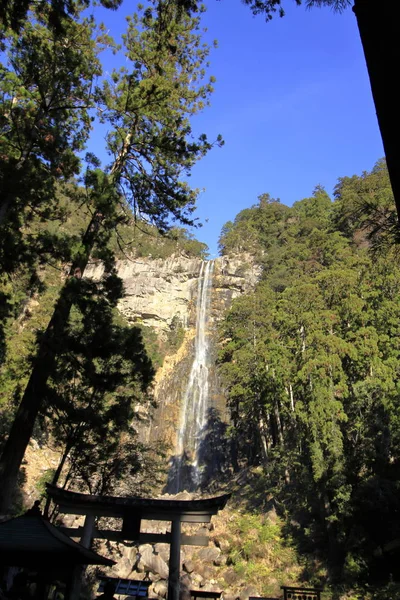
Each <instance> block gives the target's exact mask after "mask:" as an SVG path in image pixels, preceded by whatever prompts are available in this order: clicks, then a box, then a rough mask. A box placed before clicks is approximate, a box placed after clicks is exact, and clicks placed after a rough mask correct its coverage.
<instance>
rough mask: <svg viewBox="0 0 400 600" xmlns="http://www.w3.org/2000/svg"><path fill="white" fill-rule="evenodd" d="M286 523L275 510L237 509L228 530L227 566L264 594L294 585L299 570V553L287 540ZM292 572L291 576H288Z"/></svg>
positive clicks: (277, 591)
mask: <svg viewBox="0 0 400 600" xmlns="http://www.w3.org/2000/svg"><path fill="white" fill-rule="evenodd" d="M283 530H284V524H283V521H282V520H281V519H279V517H277V515H276V514H275V512H271V513H270V514H265V513H258V512H252V513H250V512H242V513H239V512H234V513H233V515H232V517H231V519H230V521H229V527H228V531H227V536H226V539H227V541H228V543H229V551H228V552H229V553H228V563H227V564H228V565H232V567H233V569H234V571H235V572H236V574H237V575H238V577H240V578H243V579H244V580H245V581H246V584H247V585H254V586H255V587H257V589H259V590H260V591H261V593H262V594H263V595H271V594H274V595H276V594H277V593H279V592H280V586H281V585H288V579H289V583H293V584H295V583H296V582H297V577H298V576H299V573H300V567H299V565H298V563H297V560H296V554H295V551H294V550H293V548H291V547H290V546H289V545H288V544H287V542H286V541H285V539H284V536H283ZM289 573H290V575H289Z"/></svg>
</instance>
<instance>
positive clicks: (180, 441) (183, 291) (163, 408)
mask: <svg viewBox="0 0 400 600" xmlns="http://www.w3.org/2000/svg"><path fill="white" fill-rule="evenodd" d="M117 272H118V275H119V276H120V277H121V279H122V280H123V282H124V289H125V295H124V298H123V299H121V301H120V303H119V310H120V311H121V313H123V315H124V316H125V317H126V319H127V320H128V321H129V322H130V323H132V324H135V323H141V324H142V325H144V326H148V327H152V328H153V329H154V330H155V331H156V333H157V334H158V336H159V338H160V339H164V341H165V340H166V339H167V336H168V333H169V332H170V331H171V325H172V323H173V322H174V319H175V321H176V320H177V319H178V320H179V323H180V325H181V326H182V327H183V329H184V333H185V335H184V340H183V342H182V344H181V345H180V347H179V348H178V350H177V351H175V352H173V353H169V354H168V355H167V356H166V358H165V360H164V363H163V366H162V367H161V368H160V369H159V370H158V372H157V376H156V384H155V390H154V393H155V399H156V401H157V405H158V408H157V409H156V411H155V412H154V414H153V419H152V420H150V419H149V418H146V415H140V416H141V427H140V431H139V434H140V438H141V439H142V440H143V441H151V442H155V443H161V442H162V443H163V444H166V445H167V447H168V449H169V455H170V465H171V468H170V475H169V479H168V483H167V485H166V489H165V490H164V491H168V492H169V493H177V492H180V491H182V490H188V491H191V492H192V491H196V490H198V489H201V488H204V487H207V485H208V484H209V483H210V482H212V481H213V480H214V479H218V478H221V477H223V476H224V472H228V470H229V465H228V463H229V448H228V447H227V443H226V436H225V432H226V428H227V422H228V415H227V410H226V401H225V397H224V393H223V390H222V389H221V383H220V381H219V379H218V374H217V369H216V358H217V344H216V328H217V323H218V321H219V320H220V319H222V318H223V316H224V314H225V312H226V310H227V309H228V308H229V306H230V304H231V302H232V300H233V299H234V298H236V297H237V296H239V295H241V294H243V293H246V292H248V291H249V290H251V289H252V288H253V287H254V285H255V283H256V281H257V279H258V277H259V274H260V269H259V267H258V266H257V265H256V264H255V263H254V261H253V259H252V257H251V256H250V255H247V254H243V255H231V256H224V257H219V258H217V259H215V260H213V261H212V262H207V261H202V260H201V259H196V258H188V257H185V256H172V257H170V258H168V259H165V260H162V259H152V258H151V257H147V258H138V259H133V260H132V261H128V260H126V261H120V262H118V263H117ZM101 274H102V269H101V267H100V266H96V267H91V268H90V269H89V271H88V272H87V275H88V276H90V277H93V278H98V277H100V276H101ZM148 416H149V415H148Z"/></svg>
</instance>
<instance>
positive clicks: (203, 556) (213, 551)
mask: <svg viewBox="0 0 400 600" xmlns="http://www.w3.org/2000/svg"><path fill="white" fill-rule="evenodd" d="M220 554H221V550H220V549H219V548H217V547H216V546H214V547H211V548H202V549H201V550H200V552H198V553H197V556H198V557H199V559H200V560H202V561H204V562H210V563H212V562H213V561H214V560H215V559H216V558H218V557H219V555H220Z"/></svg>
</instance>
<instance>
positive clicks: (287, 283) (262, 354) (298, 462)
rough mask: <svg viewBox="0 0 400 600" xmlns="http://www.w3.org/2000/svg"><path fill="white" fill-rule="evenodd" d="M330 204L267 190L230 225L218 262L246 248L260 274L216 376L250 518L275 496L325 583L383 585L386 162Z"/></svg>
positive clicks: (230, 320)
mask: <svg viewBox="0 0 400 600" xmlns="http://www.w3.org/2000/svg"><path fill="white" fill-rule="evenodd" d="M334 196H335V197H334V201H331V199H330V198H329V196H328V195H327V193H326V192H325V191H324V190H323V189H321V188H320V187H317V188H316V189H315V191H314V193H313V195H312V196H311V197H310V198H305V199H304V200H301V201H299V202H296V203H295V204H294V205H293V207H292V208H289V207H287V206H284V205H282V204H281V203H280V202H279V201H278V200H274V199H272V198H270V197H269V196H268V195H267V194H265V195H262V196H261V197H260V198H259V201H258V203H257V204H256V205H254V206H253V207H252V208H249V209H246V210H244V211H242V212H241V213H239V215H238V216H237V217H236V219H235V221H234V222H233V223H228V224H227V225H226V226H225V227H224V230H223V233H222V236H221V239H220V246H221V250H222V252H224V253H225V252H231V251H237V252H241V251H251V252H253V253H254V254H255V255H256V256H257V257H258V259H259V260H260V261H261V263H262V265H263V273H262V277H261V279H260V281H259V283H258V285H257V287H256V289H255V290H254V293H252V294H249V295H247V296H245V297H241V298H239V299H237V300H236V301H235V302H234V304H233V306H232V308H231V310H230V312H229V313H228V314H227V316H226V318H225V319H224V321H223V323H222V324H221V327H220V353H219V370H220V374H221V377H222V378H223V382H224V385H225V387H226V393H227V397H228V403H229V408H230V414H231V418H232V427H231V433H230V434H231V444H232V447H233V449H234V452H233V466H234V468H235V470H236V471H240V470H241V469H243V468H250V469H252V468H257V469H259V470H258V471H257V473H258V475H257V477H256V478H255V480H253V483H252V485H251V486H248V493H247V494H246V497H245V498H243V499H242V501H243V502H244V503H245V504H247V510H249V511H255V513H256V514H261V513H262V512H263V511H264V510H265V508H266V506H267V499H269V500H271V499H272V500H271V501H272V503H273V506H274V507H275V508H276V510H277V512H278V515H279V516H280V517H281V518H283V519H284V522H285V535H286V536H287V539H291V540H292V542H293V544H294V545H295V546H296V548H297V550H298V553H299V556H302V557H303V559H304V557H306V556H309V557H310V556H312V557H313V560H314V564H317V563H318V564H319V565H325V568H326V573H325V576H324V577H322V579H323V580H325V582H330V583H332V584H333V583H335V582H336V583H337V582H341V583H346V584H348V585H353V584H364V583H367V582H369V583H371V582H380V583H382V582H386V581H389V580H390V579H391V578H392V577H394V578H397V577H399V576H400V571H399V568H398V550H397V548H398V547H399V545H400V519H399V514H400V495H399V475H400V421H399V414H400V411H399V408H400V406H399V352H400V336H399V333H400V293H399V292H400V265H399V260H398V252H397V247H396V246H394V245H393V240H394V238H395V236H396V228H395V227H394V225H393V224H394V222H395V218H394V204H393V197H392V194H391V189H390V184H389V179H388V175H387V170H386V165H385V163H384V162H383V161H380V162H379V163H377V164H376V166H375V167H374V169H373V170H372V171H371V172H370V173H364V174H363V175H362V176H360V177H359V176H353V177H344V178H342V179H340V180H339V182H338V184H337V186H336V189H335V194H334ZM318 571H319V572H318ZM307 573H308V574H307V579H308V580H309V581H312V579H313V574H312V570H311V571H310V570H309V569H308V571H307ZM321 573H322V571H321V570H320V569H319V570H318V569H316V571H315V578H316V579H317V580H318V579H319V578H320V577H321ZM320 581H321V579H320Z"/></svg>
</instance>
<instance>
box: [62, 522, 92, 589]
mask: <svg viewBox="0 0 400 600" xmlns="http://www.w3.org/2000/svg"><path fill="white" fill-rule="evenodd" d="M94 522H95V516H94V515H86V519H85V523H84V525H83V531H82V537H81V539H80V544H81V545H82V546H84V547H85V548H90V546H91V544H92V539H93V530H94ZM85 569H86V567H85V566H84V565H77V566H76V567H74V568H73V570H72V574H71V579H70V581H69V583H68V585H67V590H66V600H79V596H80V593H81V587H82V576H83V574H84V572H85Z"/></svg>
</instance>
